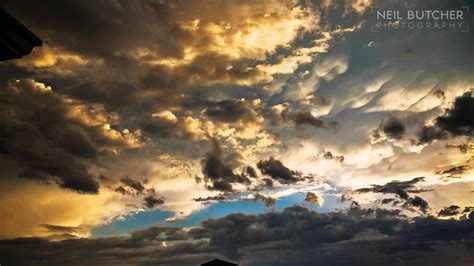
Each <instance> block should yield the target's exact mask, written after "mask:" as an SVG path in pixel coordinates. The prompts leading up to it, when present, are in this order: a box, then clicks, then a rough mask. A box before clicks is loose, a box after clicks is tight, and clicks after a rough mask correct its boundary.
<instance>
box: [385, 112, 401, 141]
mask: <svg viewBox="0 0 474 266" xmlns="http://www.w3.org/2000/svg"><path fill="white" fill-rule="evenodd" d="M380 129H381V130H382V131H383V133H385V135H386V136H387V137H389V138H392V139H401V138H402V137H403V134H404V133H405V125H404V124H403V123H402V121H401V120H400V119H398V118H396V117H390V118H388V119H387V120H385V121H383V122H382V124H381V125H380Z"/></svg>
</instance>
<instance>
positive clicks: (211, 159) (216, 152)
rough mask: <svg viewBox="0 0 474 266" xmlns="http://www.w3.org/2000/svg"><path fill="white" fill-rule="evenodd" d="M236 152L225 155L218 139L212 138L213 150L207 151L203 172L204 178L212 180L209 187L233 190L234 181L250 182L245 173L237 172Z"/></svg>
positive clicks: (208, 180)
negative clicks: (235, 169) (235, 170)
mask: <svg viewBox="0 0 474 266" xmlns="http://www.w3.org/2000/svg"><path fill="white" fill-rule="evenodd" d="M233 156H234V157H235V154H230V155H229V156H227V157H225V156H224V154H223V151H222V147H221V146H220V144H219V143H218V141H217V140H216V139H212V150H211V151H210V152H208V153H207V155H206V158H205V159H203V160H202V162H201V163H202V173H203V175H204V180H205V181H207V182H210V183H211V184H212V185H209V186H208V188H209V189H212V190H220V191H232V190H233V187H232V183H241V184H248V183H250V180H249V179H248V178H247V177H246V176H245V174H243V173H242V174H236V173H235V172H234V167H235V166H236V165H237V162H235V159H234V158H233Z"/></svg>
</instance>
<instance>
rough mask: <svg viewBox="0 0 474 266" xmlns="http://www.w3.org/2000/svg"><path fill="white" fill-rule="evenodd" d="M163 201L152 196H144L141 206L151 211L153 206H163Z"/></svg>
mask: <svg viewBox="0 0 474 266" xmlns="http://www.w3.org/2000/svg"><path fill="white" fill-rule="evenodd" d="M163 204H165V201H164V200H163V199H160V198H156V197H155V196H153V195H150V196H146V197H145V199H144V202H143V205H144V206H145V207H147V208H148V209H153V208H154V207H155V206H159V205H163Z"/></svg>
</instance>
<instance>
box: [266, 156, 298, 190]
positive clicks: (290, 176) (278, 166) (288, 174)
mask: <svg viewBox="0 0 474 266" xmlns="http://www.w3.org/2000/svg"><path fill="white" fill-rule="evenodd" d="M257 167H258V169H259V170H260V172H262V174H264V175H268V176H270V177H271V178H272V179H274V180H276V181H279V182H280V183H282V184H291V183H296V182H298V181H299V180H300V179H301V178H300V174H299V173H298V172H296V171H292V170H290V169H289V168H288V167H286V166H285V165H283V163H282V162H281V161H279V160H276V159H275V158H273V157H270V158H269V159H268V160H261V161H259V162H258V163H257Z"/></svg>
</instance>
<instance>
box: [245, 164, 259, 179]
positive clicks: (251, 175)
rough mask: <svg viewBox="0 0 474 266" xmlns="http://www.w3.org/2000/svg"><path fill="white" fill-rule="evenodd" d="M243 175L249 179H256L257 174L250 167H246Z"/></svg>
mask: <svg viewBox="0 0 474 266" xmlns="http://www.w3.org/2000/svg"><path fill="white" fill-rule="evenodd" d="M245 173H246V174H247V175H248V176H250V177H254V178H255V177H257V172H256V171H255V169H254V168H253V167H252V166H247V167H246V168H245Z"/></svg>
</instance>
